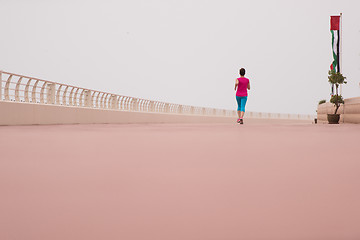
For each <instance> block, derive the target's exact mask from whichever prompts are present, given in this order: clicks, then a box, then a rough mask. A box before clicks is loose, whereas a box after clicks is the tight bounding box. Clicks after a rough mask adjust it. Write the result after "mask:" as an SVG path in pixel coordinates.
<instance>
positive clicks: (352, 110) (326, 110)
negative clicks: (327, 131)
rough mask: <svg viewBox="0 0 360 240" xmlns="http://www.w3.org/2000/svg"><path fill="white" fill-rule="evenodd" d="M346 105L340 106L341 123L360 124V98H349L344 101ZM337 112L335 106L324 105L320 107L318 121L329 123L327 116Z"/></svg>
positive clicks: (330, 104)
mask: <svg viewBox="0 0 360 240" xmlns="http://www.w3.org/2000/svg"><path fill="white" fill-rule="evenodd" d="M344 102H345V103H344V104H343V105H341V106H340V108H339V110H338V113H339V114H341V115H340V122H341V123H360V97H356V98H348V99H345V100H344ZM334 112H335V107H334V104H332V103H329V102H327V103H324V104H320V105H318V109H317V119H318V121H319V122H327V114H331V113H334Z"/></svg>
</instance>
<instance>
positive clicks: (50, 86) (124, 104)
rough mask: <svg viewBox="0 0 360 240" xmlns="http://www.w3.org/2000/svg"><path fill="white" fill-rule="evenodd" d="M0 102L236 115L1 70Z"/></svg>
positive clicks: (266, 115) (294, 116)
mask: <svg viewBox="0 0 360 240" xmlns="http://www.w3.org/2000/svg"><path fill="white" fill-rule="evenodd" d="M0 100H2V101H14V102H24V103H36V104H54V105H60V106H71V107H88V108H97V109H111V110H121V111H140V112H159V113H170V114H188V115H205V116H225V117H230V116H236V111H233V110H225V109H216V108H205V107H196V106H189V105H181V104H174V103H167V102H159V101H152V100H148V99H141V98H135V97H129V96H123V95H118V94H113V93H107V92H102V91H96V90H91V89H86V88H81V87H76V86H71V85H67V84H62V83H57V82H52V81H47V80H42V79H38V78H34V77H28V76H23V75H20V74H15V73H9V72H5V71H0ZM246 115H247V117H254V118H277V119H312V116H311V115H301V114H280V113H261V112H247V113H246Z"/></svg>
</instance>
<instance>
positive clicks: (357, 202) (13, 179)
mask: <svg viewBox="0 0 360 240" xmlns="http://www.w3.org/2000/svg"><path fill="white" fill-rule="evenodd" d="M359 133H360V125H350V124H340V125H333V126H331V125H325V124H324V125H321V124H318V125H315V124H311V123H300V122H299V123H295V122H293V123H290V122H282V123H279V122H276V121H268V122H264V120H263V121H260V122H257V121H255V120H249V121H248V122H246V124H245V125H237V124H231V123H229V124H124V125H111V124H107V125H52V126H3V127H0V159H1V160H0V193H1V197H0V239H3V240H42V239H43V240H50V239H51V240H65V239H66V240H75V239H76V240H80V239H83V240H85V239H86V240H99V239H104V240H119V239H124V240H235V239H244V240H255V239H256V240H270V239H273V240H285V239H286V240H310V239H314V240H315V239H328V240H330V239H334V240H335V239H342V240H345V239H349V240H350V239H351V240H353V239H360V228H359V222H360V191H359V187H360V174H359V172H360V151H359V136H360V135H359Z"/></svg>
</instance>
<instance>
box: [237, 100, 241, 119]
mask: <svg viewBox="0 0 360 240" xmlns="http://www.w3.org/2000/svg"><path fill="white" fill-rule="evenodd" d="M236 102H237V104H238V108H237V114H238V117H239V118H241V111H240V110H241V97H238V96H236Z"/></svg>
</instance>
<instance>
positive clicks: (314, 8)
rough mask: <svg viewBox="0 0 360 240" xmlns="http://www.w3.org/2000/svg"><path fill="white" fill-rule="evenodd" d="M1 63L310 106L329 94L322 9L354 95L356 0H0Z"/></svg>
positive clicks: (121, 84) (148, 93) (303, 109)
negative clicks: (240, 92) (238, 81)
mask: <svg viewBox="0 0 360 240" xmlns="http://www.w3.org/2000/svg"><path fill="white" fill-rule="evenodd" d="M0 6H1V8H0V9H1V13H0V27H1V28H0V29H1V44H0V56H1V57H0V69H2V70H4V71H10V72H16V73H20V74H24V75H30V76H34V77H39V78H43V79H47V80H51V81H57V82H62V83H67V84H72V85H76V86H80V87H85V88H91V89H96V90H103V91H108V92H111V93H116V94H123V95H128V96H134V97H141V98H147V99H153V100H161V101H167V102H173V103H180V104H189V105H195V106H206V107H217V108H226V109H235V107H236V101H235V92H234V90H233V88H234V81H235V78H236V77H237V76H238V69H239V68H240V67H245V68H246V70H247V77H248V78H250V82H251V87H252V89H251V91H250V93H249V99H248V104H247V110H248V111H261V112H280V113H310V114H315V110H316V105H317V102H318V101H319V100H321V99H325V98H326V99H327V100H328V99H329V93H330V87H329V84H328V83H327V72H328V69H329V66H330V63H331V61H332V59H331V34H330V30H329V16H330V15H335V14H339V13H340V12H343V14H344V18H343V73H344V75H345V76H347V77H348V82H349V83H348V84H347V85H345V86H344V87H343V95H344V97H345V98H349V97H357V96H360V88H359V81H360V14H359V9H360V2H359V1H358V0H353V1H344V0H342V1H314V0H312V1H306V0H303V1H289V0H286V1H250V0H249V1H239V0H221V1H220V0H208V1H200V0H129V1H121V0H117V1H110V0H102V1H89V0H86V1H85V0H71V1H51V0H46V1H45V0H26V1H25V0H23V1H19V0H17V1H16V0H0Z"/></svg>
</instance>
